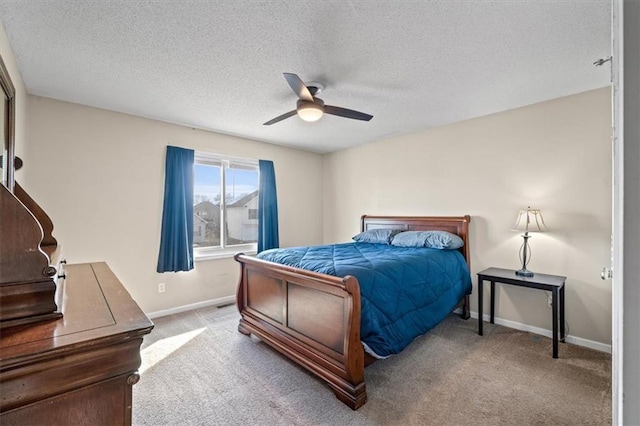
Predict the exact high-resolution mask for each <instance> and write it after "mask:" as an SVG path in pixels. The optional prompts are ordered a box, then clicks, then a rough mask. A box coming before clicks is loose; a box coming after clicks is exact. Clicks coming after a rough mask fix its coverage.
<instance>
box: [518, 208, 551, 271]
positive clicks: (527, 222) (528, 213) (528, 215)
mask: <svg viewBox="0 0 640 426" xmlns="http://www.w3.org/2000/svg"><path fill="white" fill-rule="evenodd" d="M513 230H514V231H524V234H522V238H523V239H524V242H523V243H522V246H521V247H520V253H519V255H520V261H521V262H522V268H521V269H520V270H518V271H516V275H519V276H521V277H532V276H533V272H531V271H530V270H528V269H527V265H528V264H529V260H530V259H531V249H530V248H529V238H531V235H529V232H544V231H546V230H547V227H546V225H545V224H544V219H543V218H542V212H541V211H540V210H538V209H532V208H531V207H527V209H526V210H520V212H518V218H517V219H516V224H515V225H514V226H513Z"/></svg>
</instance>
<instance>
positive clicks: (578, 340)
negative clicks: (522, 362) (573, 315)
mask: <svg viewBox="0 0 640 426" xmlns="http://www.w3.org/2000/svg"><path fill="white" fill-rule="evenodd" d="M482 317H483V318H484V320H485V321H486V322H489V320H490V319H491V316H490V315H482ZM471 318H475V319H478V313H477V312H474V311H471ZM494 319H495V323H496V324H498V325H502V326H505V327H509V328H514V329H516V330H521V331H528V332H529V333H534V334H539V335H541V336H545V337H548V338H551V336H552V334H551V330H547V329H545V328H540V327H533V326H531V325H527V324H522V323H520V322H516V321H511V320H506V319H502V318H498V317H495V318H494ZM564 340H565V342H567V343H571V344H574V345H578V346H584V347H586V348H591V349H595V350H597V351H600V352H606V353H611V345H606V344H604V343H600V342H596V341H594V340H588V339H583V338H582V337H575V336H571V335H569V334H568V335H566V336H565V339H564Z"/></svg>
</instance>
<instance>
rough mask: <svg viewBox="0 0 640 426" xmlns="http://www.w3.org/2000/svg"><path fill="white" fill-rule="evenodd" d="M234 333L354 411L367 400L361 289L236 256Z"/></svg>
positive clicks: (355, 283) (346, 282)
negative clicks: (305, 374)
mask: <svg viewBox="0 0 640 426" xmlns="http://www.w3.org/2000/svg"><path fill="white" fill-rule="evenodd" d="M235 259H236V261H238V262H239V263H240V265H241V274H240V282H239V285H238V293H237V299H236V300H237V304H238V310H239V311H240V315H241V319H240V324H239V325H238V330H239V331H240V332H241V333H244V334H250V333H251V334H254V335H255V336H257V337H259V338H260V339H262V341H263V342H265V343H266V344H268V345H270V346H272V347H273V348H274V349H276V350H277V351H279V352H281V353H282V354H283V355H286V356H287V357H289V358H290V359H291V360H293V361H294V362H296V363H297V364H299V365H300V366H302V367H304V368H306V369H307V370H309V371H311V372H312V373H314V374H315V375H317V376H318V377H320V378H321V379H322V380H324V381H325V382H326V383H327V384H328V385H329V386H330V387H331V389H332V390H333V391H334V393H335V394H336V396H337V397H338V399H340V400H341V401H342V402H344V403H345V404H346V405H348V406H349V407H350V408H352V409H354V410H357V409H358V408H359V407H361V406H362V405H363V404H364V403H365V402H366V399H367V395H366V388H365V383H364V350H363V347H362V344H361V343H360V286H359V284H358V281H357V279H356V278H354V277H352V276H347V277H344V278H338V277H332V276H329V275H324V274H319V273H315V272H311V271H304V270H301V269H297V268H291V267H288V266H284V265H278V264H275V263H271V262H266V261H263V260H259V259H256V258H254V257H250V256H245V255H243V254H238V255H236V256H235Z"/></svg>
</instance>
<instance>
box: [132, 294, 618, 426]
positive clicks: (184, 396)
mask: <svg viewBox="0 0 640 426" xmlns="http://www.w3.org/2000/svg"><path fill="white" fill-rule="evenodd" d="M238 319H239V314H238V313H237V310H236V308H235V306H228V307H225V308H220V309H218V308H215V307H212V308H204V309H198V310H195V311H191V312H186V313H182V314H178V315H173V316H168V317H164V318H159V319H157V320H155V321H154V322H155V329H154V330H153V331H152V333H151V334H150V335H149V336H147V337H145V342H144V344H143V351H142V353H143V365H142V367H141V371H142V378H141V380H140V382H139V383H138V384H137V385H135V386H134V387H133V422H134V424H136V425H154V426H157V425H465V424H474V425H545V424H546V425H606V424H610V423H611V357H610V355H609V354H605V353H602V352H597V351H594V350H590V349H586V348H583V347H580V346H575V345H570V344H562V343H561V344H560V358H559V359H555V360H554V359H552V358H551V340H550V339H548V338H544V337H539V336H536V335H532V334H529V333H525V332H520V331H517V330H512V329H508V328H505V327H500V326H494V325H491V324H488V323H485V335H484V336H478V334H477V321H476V320H468V321H464V320H462V319H461V318H459V317H458V316H456V315H451V316H450V317H449V318H447V319H446V320H445V321H444V322H443V323H442V324H440V325H439V326H437V327H436V328H435V329H433V330H432V331H431V332H429V333H428V334H427V335H425V336H422V337H420V338H418V339H416V340H415V341H414V342H413V343H412V344H411V345H410V346H409V347H408V348H407V349H405V351H404V352H402V353H401V354H399V355H397V356H394V357H391V358H389V359H386V360H382V361H378V362H376V363H374V364H372V365H371V366H369V367H367V369H366V370H365V380H366V384H367V394H368V401H367V403H366V404H365V405H364V406H363V407H362V408H360V409H359V410H358V411H352V410H351V409H349V408H348V407H346V406H345V405H343V404H342V403H341V402H340V401H338V399H336V398H335V396H334V394H333V392H332V391H331V390H330V389H329V387H328V386H326V385H325V384H323V382H321V381H320V380H318V379H317V378H315V376H313V375H311V374H310V373H307V372H306V370H303V369H302V368H300V367H298V366H296V365H295V364H293V363H292V362H290V361H289V360H287V359H286V358H285V357H283V356H282V355H280V354H279V353H277V352H275V351H274V350H272V349H270V348H269V347H268V346H267V345H265V344H264V343H262V342H260V341H258V340H257V339H255V338H250V337H248V336H245V335H242V334H240V333H238V331H237V324H238Z"/></svg>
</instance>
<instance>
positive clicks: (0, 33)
mask: <svg viewBox="0 0 640 426" xmlns="http://www.w3.org/2000/svg"><path fill="white" fill-rule="evenodd" d="M0 55H2V60H3V61H4V64H5V66H6V67H7V71H8V72H9V75H10V76H11V82H12V83H13V86H14V87H15V89H16V135H15V141H16V155H18V156H20V157H21V156H22V155H23V148H24V146H25V140H26V139H27V89H26V88H25V85H24V82H23V81H22V74H21V73H20V70H19V69H18V65H17V64H16V60H15V58H14V56H13V50H12V49H11V45H10V44H9V39H8V38H7V33H6V32H5V30H4V26H3V25H2V23H1V22H0Z"/></svg>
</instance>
